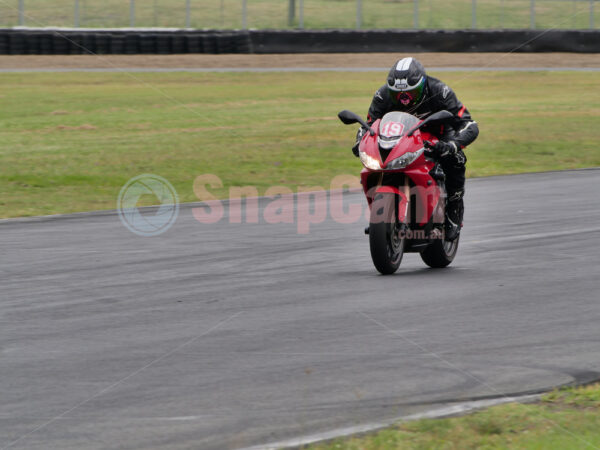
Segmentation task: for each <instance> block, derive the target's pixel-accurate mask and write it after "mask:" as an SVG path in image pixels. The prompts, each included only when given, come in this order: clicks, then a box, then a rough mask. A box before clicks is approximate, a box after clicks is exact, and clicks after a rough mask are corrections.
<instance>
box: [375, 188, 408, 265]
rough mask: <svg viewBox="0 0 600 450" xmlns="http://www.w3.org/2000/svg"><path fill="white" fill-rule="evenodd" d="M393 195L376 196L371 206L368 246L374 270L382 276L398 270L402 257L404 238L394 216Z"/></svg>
mask: <svg viewBox="0 0 600 450" xmlns="http://www.w3.org/2000/svg"><path fill="white" fill-rule="evenodd" d="M396 210H397V204H396V196H395V195H394V194H378V195H377V196H376V197H375V198H374V199H373V203H372V205H371V220H370V224H369V245H370V247H371V259H372V260H373V264H374V265H375V268H376V269H377V270H378V271H379V272H380V273H381V274H383V275H391V274H392V273H394V272H396V270H398V267H400V262H401V261H402V256H403V255H404V244H405V236H400V234H401V233H400V230H401V225H402V224H399V223H398V215H397V214H396Z"/></svg>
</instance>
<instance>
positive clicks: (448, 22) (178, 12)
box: [0, 0, 600, 29]
mask: <svg viewBox="0 0 600 450" xmlns="http://www.w3.org/2000/svg"><path fill="white" fill-rule="evenodd" d="M288 3H289V2H288V0H248V3H247V4H248V6H247V8H248V26H249V27H251V28H287V27H288ZM135 4H136V7H135V15H136V21H135V24H136V26H144V27H147V26H162V27H183V26H184V25H185V11H186V10H185V4H186V2H185V0H136V3H135ZM413 4H414V3H413V0H363V19H362V27H363V28H404V29H407V28H413V26H414V21H413V17H414V13H413V11H414V9H413V8H414V6H413ZM530 4H531V2H530V0H477V26H478V27H479V28H529V26H530ZM79 5H80V25H81V26H83V27H124V26H129V24H130V22H129V20H130V19H129V17H130V11H129V1H124V0H105V1H102V2H100V1H96V0H79ZM190 5H191V26H192V27H194V28H228V29H230V28H241V27H242V1H241V0H191V3H190ZM298 5H299V0H296V8H298V7H299V6H298ZM596 6H597V7H596V8H595V24H596V27H597V26H598V25H597V24H598V23H600V4H599V5H596ZM589 9H590V8H589V2H588V1H587V0H537V2H536V26H537V28H587V27H589V24H590V20H589ZM17 11H18V10H17V1H16V0H13V1H6V2H0V25H1V26H14V25H17V23H18V12H17ZM25 14H26V17H25V25H28V26H73V24H74V0H25ZM471 15H472V0H453V1H452V2H448V0H419V27H421V28H469V27H470V26H471ZM297 17H298V13H297V15H296V20H295V22H294V24H293V26H294V27H296V26H297V25H298V18H297ZM304 26H305V28H314V29H318V28H354V27H355V26H356V0H304Z"/></svg>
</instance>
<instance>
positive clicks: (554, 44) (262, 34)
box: [0, 28, 600, 55]
mask: <svg viewBox="0 0 600 450" xmlns="http://www.w3.org/2000/svg"><path fill="white" fill-rule="evenodd" d="M508 51H517V52H572V53H600V30H550V31H544V32H540V31H536V30H502V31H496V30H419V31H402V30H369V31H360V30H315V31H308V30H251V31H206V30H135V29H132V30H131V29H130V30H100V29H98V30H84V29H64V30H63V29H56V30H52V29H21V28H19V29H12V28H11V29H0V54H2V55H77V54H85V53H96V54H101V55H104V54H126V55H133V54H149V55H150V54H163V55H164V54H182V53H212V54H219V53H261V54H269V53H361V52H508Z"/></svg>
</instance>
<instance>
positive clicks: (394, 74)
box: [387, 58, 427, 108]
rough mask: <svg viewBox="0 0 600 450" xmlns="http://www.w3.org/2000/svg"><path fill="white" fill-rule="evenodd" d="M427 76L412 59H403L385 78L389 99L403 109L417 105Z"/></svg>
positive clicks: (421, 67) (421, 66) (423, 90)
mask: <svg viewBox="0 0 600 450" xmlns="http://www.w3.org/2000/svg"><path fill="white" fill-rule="evenodd" d="M426 84H427V74H426V73H425V68H424V67H423V65H422V64H421V63H420V62H419V61H417V60H416V59H414V58H404V59H401V60H400V61H398V62H397V63H396V64H394V66H393V67H392V68H391V70H390V73H389V74H388V78H387V86H388V91H389V94H390V98H391V99H392V101H393V102H394V103H397V104H399V105H401V106H403V107H405V108H410V107H413V106H415V105H417V104H418V103H419V102H420V101H421V99H422V98H423V93H424V92H425V85H426Z"/></svg>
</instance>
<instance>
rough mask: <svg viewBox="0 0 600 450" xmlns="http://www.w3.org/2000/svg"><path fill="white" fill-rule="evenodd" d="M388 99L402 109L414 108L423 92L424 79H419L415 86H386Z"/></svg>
mask: <svg viewBox="0 0 600 450" xmlns="http://www.w3.org/2000/svg"><path fill="white" fill-rule="evenodd" d="M388 90H389V92H390V98H391V99H392V101H393V102H394V103H396V104H398V105H402V106H404V107H411V106H415V105H416V104H417V103H418V102H420V101H421V98H422V97H423V92H424V90H425V77H423V78H421V79H420V80H419V82H418V83H417V84H416V85H415V86H406V87H400V88H399V87H397V86H392V85H390V84H388Z"/></svg>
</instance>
